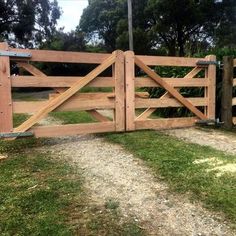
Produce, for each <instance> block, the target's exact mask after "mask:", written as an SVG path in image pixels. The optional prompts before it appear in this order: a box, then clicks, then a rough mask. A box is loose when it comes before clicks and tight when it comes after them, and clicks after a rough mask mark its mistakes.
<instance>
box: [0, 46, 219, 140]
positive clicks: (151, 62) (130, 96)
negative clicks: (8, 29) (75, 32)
mask: <svg viewBox="0 0 236 236" xmlns="http://www.w3.org/2000/svg"><path fill="white" fill-rule="evenodd" d="M210 61H215V56H207V57H206V58H180V57H179V58H178V57H155V56H136V55H134V53H133V52H131V51H128V52H125V53H124V52H122V51H115V52H113V53H112V54H100V53H80V52H61V51H45V50H26V49H13V48H9V47H8V45H7V44H6V43H0V133H1V134H2V135H4V134H6V136H7V135H8V134H13V136H14V134H15V136H16V137H17V136H18V135H19V134H24V133H25V132H32V133H33V134H34V135H35V136H36V137H52V136H61V135H76V134H82V133H98V132H114V131H117V132H121V131H125V130H126V131H131V130H138V129H159V128H164V129H166V128H173V127H188V126H192V125H194V124H195V122H196V121H197V120H199V119H200V120H205V119H215V77H216V66H215V65H213V64H211V63H208V62H210ZM10 62H11V63H12V62H14V63H16V64H17V65H18V67H21V68H23V69H24V70H25V71H27V72H28V73H30V75H10ZM35 62H43V63H48V62H49V63H51V62H57V63H78V64H80V63H81V64H84V63H85V64H97V67H96V68H95V69H93V70H92V71H90V72H89V73H88V74H87V75H86V76H66V77H65V76H47V75H46V74H45V73H43V72H42V71H41V70H39V69H38V68H37V67H36V65H37V64H35ZM199 62H201V63H199ZM135 66H136V67H138V68H139V69H137V68H136V69H135ZM151 66H161V67H163V66H168V67H188V68H192V69H191V70H190V72H189V73H187V74H186V75H185V76H184V78H162V77H160V76H159V75H158V74H157V73H155V72H154V70H153V69H152V68H151ZM108 68H110V70H111V71H112V75H111V76H102V75H101V74H102V73H103V72H104V71H107V69H108ZM202 71H203V72H202ZM137 72H138V73H140V72H141V73H142V74H143V76H142V77H141V78H140V77H137V75H136V73H137ZM144 73H145V75H144ZM202 75H203V76H202ZM27 87H31V88H53V90H54V93H52V94H50V95H49V97H48V99H47V100H44V101H16V100H13V99H12V88H27ZM84 87H92V88H104V87H105V88H111V89H110V92H99V91H98V92H92V93H91V92H90V93H85V92H81V89H82V88H84ZM150 87H161V88H164V89H165V91H166V92H165V93H164V94H163V96H162V97H160V98H150V95H149V94H148V93H147V92H144V90H143V89H142V88H150ZM182 87H185V88H203V90H204V94H203V96H202V97H194V98H190V97H184V95H183V94H182V93H181V90H180V88H182ZM145 91H146V90H145ZM163 107H186V108H187V109H189V111H191V112H192V114H194V116H192V117H182V118H165V119H163V118H162V119H160V118H157V119H152V118H150V116H151V114H152V113H153V112H154V111H155V110H156V109H158V108H163ZM81 110H83V111H86V112H87V113H89V114H90V115H91V116H93V117H94V118H95V119H96V120H97V121H98V122H94V123H85V124H68V125H50V126H39V125H37V124H38V122H39V121H40V120H41V119H43V118H45V117H46V116H47V115H48V114H49V113H50V112H58V111H81ZM100 110H110V111H111V112H112V113H113V120H111V119H110V117H106V116H104V115H103V114H101V112H100ZM137 110H138V111H137ZM140 111H141V113H140ZM14 113H28V114H33V115H31V117H30V118H29V119H27V120H26V121H25V122H23V123H22V124H21V125H19V126H18V127H16V128H13V114H14Z"/></svg>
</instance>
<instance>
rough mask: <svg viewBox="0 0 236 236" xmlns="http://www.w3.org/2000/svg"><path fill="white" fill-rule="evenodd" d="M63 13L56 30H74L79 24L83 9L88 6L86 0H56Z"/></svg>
mask: <svg viewBox="0 0 236 236" xmlns="http://www.w3.org/2000/svg"><path fill="white" fill-rule="evenodd" d="M57 1H58V4H59V6H60V7H61V9H62V11H63V13H62V15H61V18H60V20H59V21H58V26H57V27H58V28H60V27H64V31H65V32H69V31H71V30H74V29H75V28H76V26H77V25H78V24H79V20H80V17H81V15H82V13H83V9H84V8H86V7H87V6H88V0H57Z"/></svg>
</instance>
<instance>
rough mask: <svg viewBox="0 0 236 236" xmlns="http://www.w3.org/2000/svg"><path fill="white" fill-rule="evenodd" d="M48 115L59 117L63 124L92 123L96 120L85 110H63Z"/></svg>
mask: <svg viewBox="0 0 236 236" xmlns="http://www.w3.org/2000/svg"><path fill="white" fill-rule="evenodd" d="M50 116H51V117H53V118H55V119H59V120H61V121H62V123H63V124H77V123H92V122H97V121H96V120H95V119H94V118H93V117H91V116H90V115H89V114H88V113H87V112H85V111H68V112H66V111H63V112H52V113H50Z"/></svg>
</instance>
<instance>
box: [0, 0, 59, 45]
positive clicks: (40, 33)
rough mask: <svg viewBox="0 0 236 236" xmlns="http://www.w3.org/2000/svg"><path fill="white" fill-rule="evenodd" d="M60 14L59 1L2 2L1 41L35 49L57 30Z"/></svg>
mask: <svg viewBox="0 0 236 236" xmlns="http://www.w3.org/2000/svg"><path fill="white" fill-rule="evenodd" d="M60 14H61V12H60V9H59V7H58V3H57V0H54V1H49V0H39V1H35V0H27V1H19V0H11V1H5V0H0V19H1V21H0V40H7V41H9V42H10V43H11V44H16V43H20V44H23V45H24V46H26V47H34V46H35V45H36V44H38V43H41V42H42V41H43V40H47V39H48V38H49V37H50V36H51V35H52V33H53V32H54V31H55V30H56V23H57V20H58V19H59V17H60Z"/></svg>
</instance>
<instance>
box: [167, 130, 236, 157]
mask: <svg viewBox="0 0 236 236" xmlns="http://www.w3.org/2000/svg"><path fill="white" fill-rule="evenodd" d="M163 132H164V133H166V134H169V135H172V136H175V137H177V138H180V139H183V140H185V141H188V142H192V143H197V144H200V145H205V146H211V147H213V148H215V149H217V150H221V151H226V152H228V153H231V154H236V135H233V134H230V133H226V132H222V131H218V130H210V129H200V128H186V129H172V130H166V131H163Z"/></svg>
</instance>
